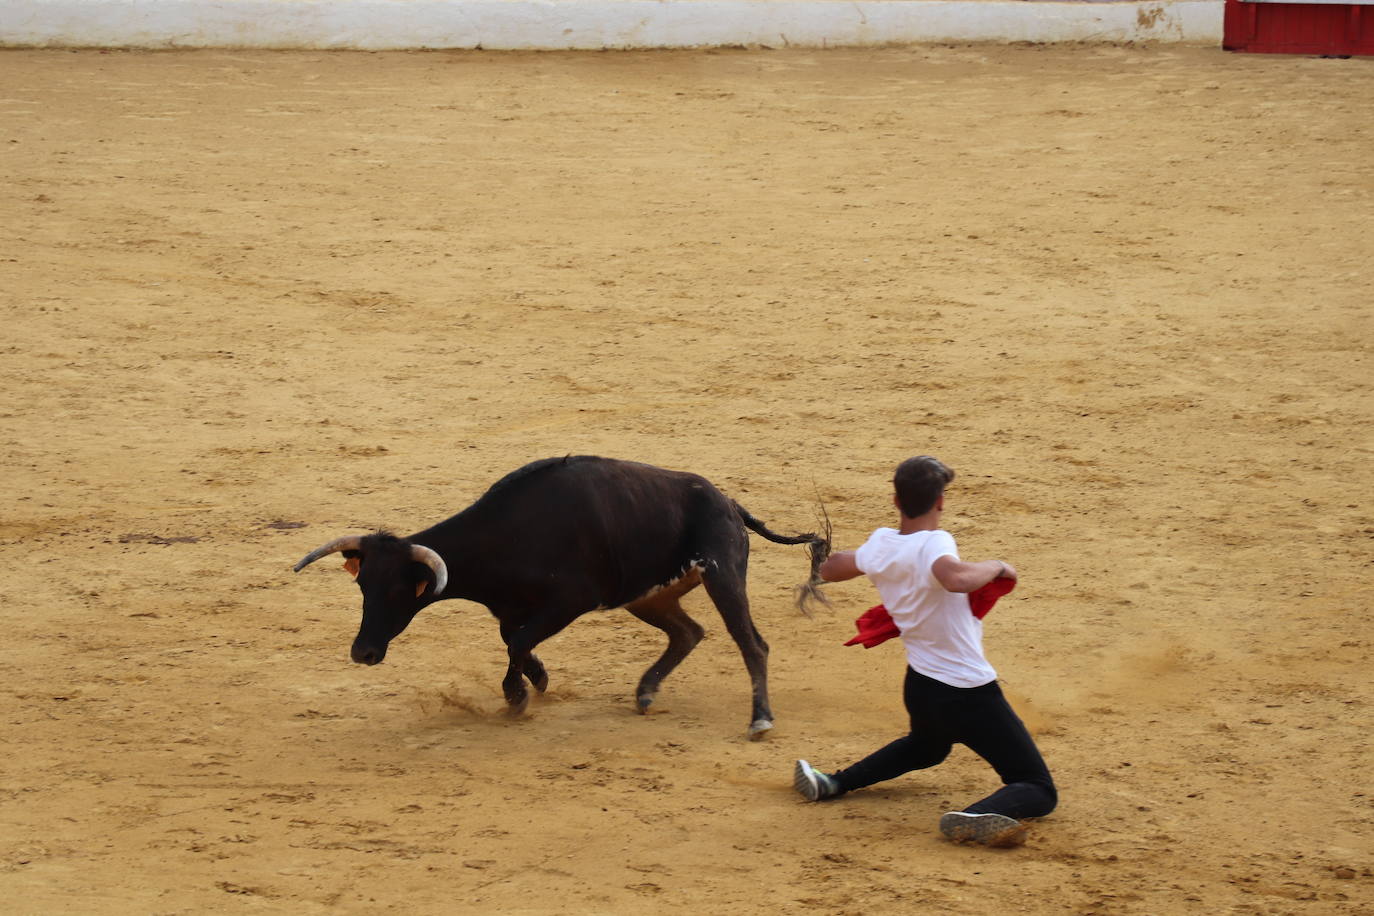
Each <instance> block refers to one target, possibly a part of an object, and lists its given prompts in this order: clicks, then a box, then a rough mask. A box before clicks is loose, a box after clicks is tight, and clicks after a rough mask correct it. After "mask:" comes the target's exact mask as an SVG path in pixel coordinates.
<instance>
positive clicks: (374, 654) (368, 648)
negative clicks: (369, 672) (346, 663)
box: [350, 642, 386, 665]
mask: <svg viewBox="0 0 1374 916" xmlns="http://www.w3.org/2000/svg"><path fill="white" fill-rule="evenodd" d="M350 654H351V655H352V656H353V660H354V661H355V662H357V663H358V664H360V665H376V664H378V663H379V662H381V660H382V659H384V658H386V646H374V645H371V644H369V643H363V642H355V643H354V644H353V651H352V652H351V653H350Z"/></svg>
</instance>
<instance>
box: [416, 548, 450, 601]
mask: <svg viewBox="0 0 1374 916" xmlns="http://www.w3.org/2000/svg"><path fill="white" fill-rule="evenodd" d="M410 558H411V559H412V560H414V561H415V562H416V563H423V564H425V565H426V566H428V567H429V568H430V569H432V570H434V594H435V596H436V597H437V596H438V594H439V593H440V592H442V591H443V590H444V586H445V585H448V565H447V564H445V563H444V558H443V557H441V556H439V555H438V554H437V553H435V552H434V551H432V550H430V549H429V548H428V547H423V546H421V545H419V544H411V545H410Z"/></svg>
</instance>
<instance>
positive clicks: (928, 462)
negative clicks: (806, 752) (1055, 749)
mask: <svg viewBox="0 0 1374 916" xmlns="http://www.w3.org/2000/svg"><path fill="white" fill-rule="evenodd" d="M953 479H954V472H953V471H951V470H950V469H949V468H947V467H946V466H945V465H944V464H942V463H940V461H938V460H937V459H935V458H932V457H930V456H928V455H923V456H921V457H918V458H910V459H908V460H906V461H904V462H902V463H901V464H900V465H899V466H898V467H897V472H896V474H895V475H894V477H893V490H894V493H893V503H894V504H895V505H896V507H897V510H898V513H899V525H898V527H897V528H896V529H893V528H879V529H877V530H876V531H874V532H873V534H872V535H871V536H870V537H869V539H868V540H867V541H866V542H865V543H864V544H863V546H861V547H860V548H858V549H857V550H852V551H843V552H839V553H834V554H831V556H830V557H829V558H828V559H827V560H826V562H825V563H824V564H823V565H822V566H821V568H820V574H821V577H822V578H823V579H825V580H826V581H827V582H842V581H845V580H847V579H853V578H856V577H858V576H860V575H866V576H867V577H868V578H869V580H870V581H871V582H872V583H873V584H874V586H876V587H877V589H878V594H879V595H880V596H881V597H882V599H883V604H884V606H886V608H887V611H888V613H889V614H890V615H891V617H892V621H893V622H894V623H895V624H896V626H897V629H898V630H899V631H900V633H901V638H902V643H903V644H904V646H905V648H906V657H907V671H906V681H905V684H904V688H903V699H904V701H905V703H906V709H907V713H908V715H909V716H910V719H911V732H910V733H909V734H907V735H906V736H904V737H902V738H898V739H897V740H896V741H893V742H892V743H890V744H888V745H887V746H885V747H882V748H880V749H878V750H877V751H874V752H873V753H872V754H870V755H869V756H867V757H865V758H864V759H863V760H860V761H859V762H858V763H856V764H854V765H853V766H850V767H847V768H846V769H842V770H839V771H837V772H835V773H831V774H826V773H822V772H820V771H818V770H816V769H815V768H813V767H812V766H811V765H810V764H809V763H807V762H806V761H805V760H798V761H797V764H796V770H795V773H794V779H793V784H794V785H795V786H796V789H797V791H798V792H800V793H801V794H802V795H803V796H804V797H805V798H806V799H808V800H809V801H821V800H823V799H827V798H834V797H836V796H839V795H843V794H844V793H846V792H851V791H853V790H854V789H860V788H863V787H864V786H870V785H873V784H874V783H876V782H881V781H883V780H887V779H893V778H895V777H897V776H900V775H902V774H903V773H908V772H910V771H912V770H920V769H925V768H927V767H932V766H935V765H936V764H938V763H940V762H941V761H943V760H944V759H945V758H946V757H947V756H949V753H950V751H951V750H952V749H953V747H954V745H955V744H963V745H965V746H967V747H968V748H969V749H970V750H972V751H973V752H974V753H976V754H978V755H979V756H980V757H982V758H983V759H984V760H986V761H987V762H988V763H989V764H991V765H992V768H993V769H994V770H995V771H996V772H997V775H998V776H999V777H1001V779H1002V783H1003V785H1002V788H1000V789H998V790H997V791H996V792H994V793H992V794H991V795H989V796H987V797H986V798H984V799H982V800H981V801H977V802H975V803H973V804H972V805H969V806H968V807H967V808H965V809H963V810H962V811H951V812H949V813H947V814H945V815H944V816H943V817H941V818H940V831H941V832H942V833H943V834H944V835H945V836H947V837H949V838H950V839H952V840H956V841H961V842H963V841H972V842H978V843H984V844H987V845H993V846H1008V845H1017V844H1019V843H1021V842H1024V839H1025V834H1026V830H1027V828H1026V825H1025V824H1023V823H1022V822H1021V821H1022V819H1023V818H1027V817H1042V816H1044V815H1046V814H1049V813H1050V812H1051V811H1053V810H1054V807H1055V805H1056V804H1057V802H1058V795H1057V791H1056V789H1055V785H1054V780H1053V779H1052V778H1051V777H1050V773H1049V769H1048V768H1047V767H1046V766H1045V762H1044V760H1043V758H1042V757H1041V756H1040V751H1039V750H1038V749H1037V748H1036V746H1035V742H1034V741H1033V740H1032V739H1031V736H1030V733H1029V732H1028V731H1027V730H1026V727H1025V725H1024V724H1022V722H1021V720H1020V718H1018V717H1017V715H1016V713H1015V712H1014V711H1013V710H1012V708H1011V706H1010V704H1008V703H1007V701H1006V698H1005V697H1003V695H1002V689H1001V687H999V686H998V684H997V672H996V671H995V670H994V669H993V667H992V666H991V665H990V664H988V661H987V659H986V658H985V657H984V655H983V640H982V636H983V622H982V620H981V619H980V618H979V617H977V616H975V615H974V614H973V612H972V609H971V607H970V604H969V598H968V594H969V593H970V592H973V591H976V590H977V589H979V588H982V587H983V586H985V585H987V584H988V583H990V582H992V581H993V580H994V579H997V578H1009V579H1011V580H1013V581H1014V580H1015V579H1016V570H1015V569H1013V568H1012V566H1011V565H1010V564H1008V563H1005V562H1003V561H1002V560H983V561H981V562H978V563H966V562H964V561H963V560H961V559H960V558H959V551H958V547H957V546H956V545H955V542H954V537H953V536H952V535H951V534H950V533H949V532H947V531H944V530H941V528H940V516H941V514H942V513H943V512H944V508H945V487H946V486H947V485H948V484H949V483H950V482H951V481H952V480H953Z"/></svg>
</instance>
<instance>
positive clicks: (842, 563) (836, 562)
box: [820, 550, 864, 582]
mask: <svg viewBox="0 0 1374 916" xmlns="http://www.w3.org/2000/svg"><path fill="white" fill-rule="evenodd" d="M820 573H821V578H822V579H824V580H825V581H827V582H843V581H845V580H846V579H853V578H856V577H858V576H862V575H863V574H864V572H863V570H862V569H859V564H858V563H856V562H855V561H854V551H852V550H842V551H840V552H839V553H832V554H831V555H830V556H828V557H826V558H825V562H824V563H822V564H821V569H820Z"/></svg>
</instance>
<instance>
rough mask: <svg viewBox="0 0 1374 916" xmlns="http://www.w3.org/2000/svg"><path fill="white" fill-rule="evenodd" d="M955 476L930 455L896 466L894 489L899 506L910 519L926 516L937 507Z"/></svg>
mask: <svg viewBox="0 0 1374 916" xmlns="http://www.w3.org/2000/svg"><path fill="white" fill-rule="evenodd" d="M953 479H954V472H953V471H951V470H950V469H949V468H947V467H945V465H944V464H943V463H942V462H941V461H940V460H939V459H938V458H932V457H931V456H929V455H920V456H918V457H916V458H908V459H907V460H906V461H903V462H902V463H901V464H899V465H897V472H896V473H895V474H893V475H892V487H893V489H895V490H896V491H897V506H898V508H900V509H901V510H902V514H903V515H905V516H906V517H907V518H916V517H917V516H919V515H925V514H926V513H927V512H929V511H930V510H931V509H933V508H934V507H935V503H936V502H937V501H939V499H940V494H942V493H944V492H945V486H946V485H947V484H948V483H949V482H950V481H951V480H953Z"/></svg>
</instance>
